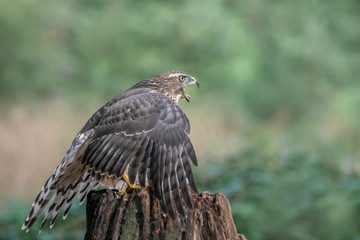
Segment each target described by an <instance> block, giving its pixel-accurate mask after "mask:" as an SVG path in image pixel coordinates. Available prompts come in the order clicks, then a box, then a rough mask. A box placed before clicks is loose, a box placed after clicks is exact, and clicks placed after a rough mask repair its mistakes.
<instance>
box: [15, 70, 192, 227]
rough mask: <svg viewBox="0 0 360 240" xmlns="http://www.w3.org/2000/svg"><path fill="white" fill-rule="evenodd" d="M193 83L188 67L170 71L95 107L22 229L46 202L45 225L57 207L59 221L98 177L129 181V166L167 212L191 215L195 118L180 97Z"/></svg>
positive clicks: (110, 184) (110, 182)
mask: <svg viewBox="0 0 360 240" xmlns="http://www.w3.org/2000/svg"><path fill="white" fill-rule="evenodd" d="M188 84H197V85H198V86H199V83H198V81H197V80H196V79H195V78H193V77H191V76H189V75H188V74H185V73H182V72H177V71H170V72H165V73H163V74H161V75H159V76H156V77H154V78H151V79H148V80H144V81H142V82H139V83H138V84H136V85H135V86H133V87H132V88H130V89H129V90H127V91H126V92H124V93H123V94H121V95H119V96H117V97H116V98H114V99H112V100H111V101H109V102H108V103H106V104H105V105H104V106H103V107H101V108H100V109H99V110H98V111H97V112H95V113H94V114H93V116H92V117H91V118H90V119H89V120H88V121H87V123H86V124H85V126H84V127H83V128H82V129H81V131H80V132H79V133H78V134H77V136H76V137H75V139H74V140H73V142H72V144H71V146H70V149H69V150H68V151H67V153H66V154H65V157H64V159H63V160H62V162H61V163H60V165H59V166H58V167H57V168H56V169H55V171H54V173H53V174H52V175H51V177H50V178H49V179H48V180H47V181H46V183H45V185H44V186H43V188H42V189H41V192H40V193H39V195H38V196H37V198H36V199H35V201H34V203H33V205H32V209H31V211H30V213H29V215H28V217H27V218H26V220H25V223H24V225H23V227H22V229H27V231H28V230H29V229H30V228H31V226H32V225H33V224H34V223H35V221H36V220H37V219H38V217H39V216H40V214H41V213H42V211H43V210H44V208H45V207H46V206H49V207H48V209H47V211H46V213H45V217H44V220H43V221H42V225H41V228H40V231H41V230H42V229H43V227H44V225H45V223H46V222H47V220H48V219H49V217H50V215H51V214H52V220H51V222H50V228H52V227H53V225H54V223H55V220H56V218H57V217H58V215H59V212H60V211H61V209H63V218H64V219H65V218H66V216H67V214H68V213H69V210H70V207H71V205H72V202H73V200H74V199H75V197H76V195H78V199H79V202H80V204H82V203H83V201H84V200H85V197H86V194H87V192H88V190H89V189H90V188H95V187H97V186H98V185H99V184H101V185H103V186H105V187H107V188H116V189H119V190H120V189H124V188H126V187H127V184H126V183H125V182H124V181H123V179H122V177H123V175H124V174H125V173H127V175H128V176H129V181H130V183H131V184H133V183H137V184H139V185H140V186H141V187H145V184H150V185H151V186H153V187H154V188H155V191H156V195H157V197H158V198H159V200H160V203H161V208H162V210H163V212H164V213H168V214H169V215H170V216H171V218H173V219H176V218H177V216H178V217H180V218H183V217H185V211H184V208H186V207H187V208H190V209H191V208H192V204H191V199H190V195H189V192H188V191H189V190H188V184H189V185H190V187H191V188H192V189H193V190H194V191H196V186H195V181H194V177H193V174H192V170H191V165H190V161H191V162H192V163H193V164H194V165H196V166H197V160H196V155H195V151H194V148H193V146H192V144H191V141H190V139H189V136H188V134H189V133H190V123H189V120H188V118H187V117H186V115H185V114H184V113H183V111H182V110H181V109H180V108H179V106H178V105H177V104H178V101H179V100H180V99H182V98H185V99H186V100H187V101H189V100H190V96H188V95H187V94H186V93H185V90H184V89H185V87H186V86H187V85H188ZM181 196H182V198H181ZM181 199H184V202H183V201H182V200H181Z"/></svg>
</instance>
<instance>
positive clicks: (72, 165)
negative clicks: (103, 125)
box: [22, 130, 93, 232]
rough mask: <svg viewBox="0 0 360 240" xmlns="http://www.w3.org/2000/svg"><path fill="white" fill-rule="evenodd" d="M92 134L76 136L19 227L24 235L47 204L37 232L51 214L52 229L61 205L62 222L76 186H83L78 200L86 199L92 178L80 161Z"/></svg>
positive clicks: (68, 209) (75, 191) (76, 188)
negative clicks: (24, 231) (23, 231)
mask: <svg viewBox="0 0 360 240" xmlns="http://www.w3.org/2000/svg"><path fill="white" fill-rule="evenodd" d="M92 134H93V131H92V130H91V131H88V132H86V133H82V134H80V133H79V134H78V135H77V136H76V138H75V139H74V141H73V143H72V145H71V146H70V149H69V150H68V151H67V153H66V155H65V157H64V159H63V160H62V161H61V163H60V165H59V166H58V167H57V168H56V169H55V171H54V173H53V174H52V175H51V177H50V178H49V179H48V180H47V181H46V183H45V185H44V186H43V187H42V189H41V192H40V193H39V195H38V196H37V197H36V199H35V201H34V203H33V204H32V209H31V211H30V213H29V215H28V216H27V218H26V220H25V222H24V224H23V226H22V230H24V229H26V232H28V231H29V229H30V228H31V227H32V225H33V224H34V223H35V222H36V220H37V219H38V218H39V216H40V215H41V213H42V212H43V211H44V208H45V207H46V206H47V205H49V208H48V209H47V211H46V213H45V217H44V219H43V221H42V224H41V227H40V232H41V230H42V229H43V228H44V226H45V224H46V222H47V221H48V219H49V218H50V215H51V214H52V220H51V222H50V228H52V227H53V226H54V223H55V221H56V218H57V217H58V215H59V213H60V211H61V209H62V207H63V206H64V204H65V206H64V208H63V218H64V219H65V218H66V216H67V215H68V213H69V211H70V208H71V205H72V202H73V200H74V199H75V196H76V195H77V193H78V190H79V187H82V192H81V194H82V195H81V197H82V198H85V197H84V196H85V195H86V192H87V190H88V187H89V185H90V184H89V182H90V181H91V177H90V175H89V173H88V169H87V168H86V167H85V166H84V165H82V164H81V160H82V159H81V158H82V157H83V155H84V152H85V150H86V148H87V146H88V144H89V142H90V138H91V136H92Z"/></svg>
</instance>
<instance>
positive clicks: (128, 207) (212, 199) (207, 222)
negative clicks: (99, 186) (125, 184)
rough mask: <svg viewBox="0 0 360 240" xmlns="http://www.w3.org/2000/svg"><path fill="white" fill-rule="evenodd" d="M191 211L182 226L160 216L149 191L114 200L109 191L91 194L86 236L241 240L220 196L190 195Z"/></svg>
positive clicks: (89, 195) (157, 205)
mask: <svg viewBox="0 0 360 240" xmlns="http://www.w3.org/2000/svg"><path fill="white" fill-rule="evenodd" d="M191 197H192V203H193V208H194V209H193V211H192V212H189V213H190V214H189V215H188V218H187V219H186V220H183V221H182V222H173V221H172V220H171V218H170V217H169V216H165V215H163V214H162V212H161V208H160V203H159V200H158V199H157V198H156V197H155V193H154V192H153V191H152V190H151V189H142V190H138V191H133V192H130V193H126V194H124V195H123V196H118V195H117V194H116V192H115V191H112V190H105V189H104V190H100V191H91V192H90V193H89V194H88V196H87V205H86V215H87V217H86V220H87V227H86V235H85V240H90V239H97V240H98V239H129V240H130V239H131V240H133V239H174V240H177V239H182V240H184V239H189V240H190V239H196V240H197V239H241V240H246V239H245V237H244V236H243V235H240V234H237V231H236V227H235V224H234V221H233V218H232V215H231V209H230V204H229V201H228V200H227V199H226V198H225V196H224V194H222V193H215V194H212V193H209V192H199V193H191Z"/></svg>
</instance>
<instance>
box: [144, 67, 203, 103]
mask: <svg viewBox="0 0 360 240" xmlns="http://www.w3.org/2000/svg"><path fill="white" fill-rule="evenodd" d="M150 81H151V82H152V83H154V84H156V86H157V89H156V90H157V91H159V92H161V93H163V94H165V95H166V96H167V97H169V98H171V99H172V100H173V101H174V102H175V103H176V104H178V102H179V100H180V99H182V98H185V99H186V101H188V102H189V101H190V99H191V97H190V96H189V95H188V94H186V92H185V88H186V86H187V85H190V84H196V85H197V86H198V87H199V82H198V80H196V79H195V78H194V77H192V76H190V75H189V74H186V73H183V72H178V71H169V72H165V73H162V74H160V75H159V76H156V77H154V78H152V79H150Z"/></svg>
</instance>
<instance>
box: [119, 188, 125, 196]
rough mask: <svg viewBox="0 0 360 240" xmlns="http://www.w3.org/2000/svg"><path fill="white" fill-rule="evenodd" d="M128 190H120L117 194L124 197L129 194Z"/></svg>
mask: <svg viewBox="0 0 360 240" xmlns="http://www.w3.org/2000/svg"><path fill="white" fill-rule="evenodd" d="M126 190H127V189H123V190H119V191H118V192H117V194H118V195H120V196H122V195H124V194H125V193H126V192H127V191H126Z"/></svg>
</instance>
